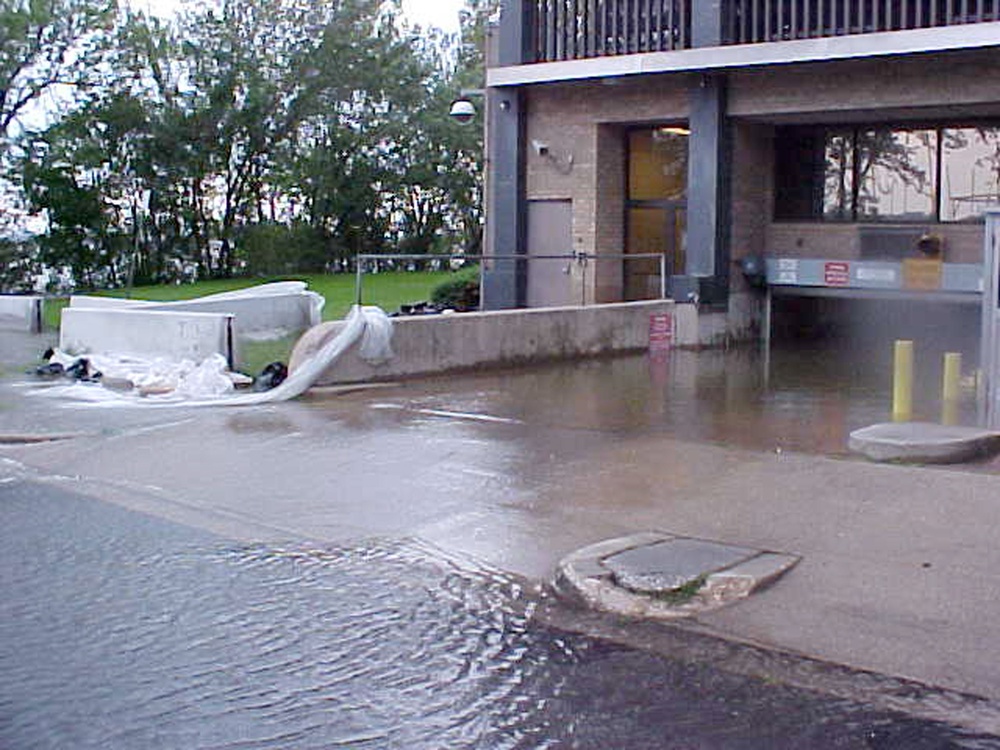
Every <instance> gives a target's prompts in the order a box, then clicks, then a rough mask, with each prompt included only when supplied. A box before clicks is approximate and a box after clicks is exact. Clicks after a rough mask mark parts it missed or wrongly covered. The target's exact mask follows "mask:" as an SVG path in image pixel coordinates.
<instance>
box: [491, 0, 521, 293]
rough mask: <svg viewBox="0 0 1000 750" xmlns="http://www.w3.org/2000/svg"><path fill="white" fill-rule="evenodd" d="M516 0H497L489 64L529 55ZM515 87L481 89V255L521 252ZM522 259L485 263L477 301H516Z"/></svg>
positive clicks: (518, 124) (518, 96) (518, 95)
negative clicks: (483, 164)
mask: <svg viewBox="0 0 1000 750" xmlns="http://www.w3.org/2000/svg"><path fill="white" fill-rule="evenodd" d="M526 5H527V4H526V3H524V2H521V0H503V2H502V3H501V10H500V23H499V26H498V27H497V28H496V29H495V30H494V33H493V34H492V35H491V39H490V42H491V44H490V46H491V48H492V49H491V50H489V51H488V53H487V58H488V64H489V65H490V66H491V67H494V66H505V65H519V64H521V63H523V62H525V61H528V60H529V59H530V55H531V50H530V43H529V40H530V39H531V34H530V22H531V18H530V15H529V14H530V8H528V7H526ZM522 100H523V97H522V95H521V93H520V92H519V91H517V90H516V89H501V88H491V89H488V90H487V92H486V234H485V250H486V254H487V255H501V256H502V255H523V254H524V253H525V220H526V211H525V206H524V112H523V109H524V108H523V101H522ZM525 266H526V264H525V263H524V262H522V261H518V260H513V259H504V260H496V261H492V262H491V263H488V264H487V266H486V268H485V270H484V272H483V287H482V307H483V309H484V310H500V309H505V308H512V307H517V306H519V305H522V304H523V303H524V300H525V295H526V290H527V278H526V276H525V273H526V268H525Z"/></svg>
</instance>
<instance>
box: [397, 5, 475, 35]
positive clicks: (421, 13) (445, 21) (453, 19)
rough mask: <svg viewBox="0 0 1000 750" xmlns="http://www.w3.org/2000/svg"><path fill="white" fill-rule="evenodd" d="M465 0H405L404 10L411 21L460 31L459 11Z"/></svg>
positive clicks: (446, 29) (443, 29)
mask: <svg viewBox="0 0 1000 750" xmlns="http://www.w3.org/2000/svg"><path fill="white" fill-rule="evenodd" d="M463 5H465V3H464V1H463V0H403V12H404V13H405V14H406V17H407V18H409V19H410V22H411V23H414V24H420V25H421V26H437V27H438V28H439V29H441V30H442V31H448V32H454V31H458V12H459V11H460V10H461V9H462V6H463Z"/></svg>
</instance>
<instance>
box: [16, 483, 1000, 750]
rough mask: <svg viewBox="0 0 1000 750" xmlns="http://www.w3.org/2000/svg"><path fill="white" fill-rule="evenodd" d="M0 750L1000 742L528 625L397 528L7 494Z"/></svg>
mask: <svg viewBox="0 0 1000 750" xmlns="http://www.w3.org/2000/svg"><path fill="white" fill-rule="evenodd" d="M0 523H2V525H3V528H4V538H5V543H4V545H2V547H0V569H2V570H3V597H2V598H0V668H2V671H3V675H4V679H3V680H2V681H0V746H3V747H6V748H66V747H72V748H77V749H80V750H85V749H87V748H130V749H134V748H334V747H345V748H348V747H349V748H380V749H381V748H428V749H430V748H557V747H572V748H595V749H596V748H609V747H623V748H624V747H627V748H678V749H681V748H722V749H726V748H734V749H736V748H740V749H743V748H769V749H772V748H773V749H780V748H794V749H795V750H799V749H800V748H810V749H811V750H824V749H826V748H831V749H832V748H859V749H863V748H906V749H907V750H921V749H922V748H996V747H1000V741H998V740H993V739H991V738H988V737H983V736H973V735H970V734H964V733H961V732H959V731H957V730H954V729H951V728H948V727H946V726H943V725H939V724H933V723H929V722H923V721H915V720H910V719H906V718H904V717H901V716H897V715H892V714H887V713H883V712H876V711H872V710H870V709H867V708H865V707H864V706H861V705H858V704H855V703H852V702H850V701H846V700H837V699H830V698H823V697H821V696H819V695H815V694H811V693H808V692H805V691H801V690H796V689H792V688H788V687H783V686H781V685H777V684H769V683H766V682H763V681H760V680H756V679H751V678H747V677H741V676H737V675H733V674H727V673H725V672H722V671H717V670H713V669H712V668H711V667H707V666H702V665H698V664H696V663H691V662H685V661H681V660H673V659H670V658H664V657H662V656H657V655H654V654H651V653H647V652H644V651H641V650H635V649H630V648H627V647H624V646H621V645H615V644H612V643H609V642H606V641H602V640H599V639H596V638H591V637H587V636H583V635H578V634H571V633H567V632H563V631H561V630H559V629H556V628H553V627H550V626H546V625H544V624H541V623H539V622H537V621H536V620H535V619H534V618H533V613H534V611H535V609H536V608H537V607H538V606H539V600H540V594H539V593H538V592H537V591H535V590H532V589H529V588H526V587H525V586H524V585H523V584H522V583H521V582H519V581H518V580H517V579H516V578H514V577H511V576H508V575H505V574H503V573H500V572H498V571H495V570H490V569H487V568H483V567H481V566H476V565H472V564H469V563H467V562H463V561H460V560H454V559H446V558H444V557H442V556H440V555H438V554H436V553H435V551H434V550H433V549H431V548H428V547H426V546H423V545H420V544H417V543H411V542H406V541H405V540H397V541H394V542H393V541H387V540H381V541H380V540H372V541H369V542H365V543H358V544H354V545H350V546H330V545H320V544H314V543H308V542H304V541H300V542H296V543H294V544H288V545H281V546H278V545H264V544H253V545H238V544H232V543H230V542H227V541H226V540H224V539H221V538H218V537H214V536H212V535H209V534H205V533H201V532H198V531H195V530H192V529H190V528H186V527H182V526H177V525H174V524H170V523H168V522H165V521H162V520H160V519H155V518H153V517H150V516H145V515H141V514H136V513H132V512H129V511H126V510H123V509H120V508H116V507H115V506H112V505H108V504H105V503H102V502H99V501H95V500H91V499H88V498H84V497H82V496H79V495H74V494H73V493H71V492H68V491H66V490H64V489H60V488H58V487H54V486H51V485H42V484H36V483H33V482H29V481H13V482H5V483H3V484H0Z"/></svg>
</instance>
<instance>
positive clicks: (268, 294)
mask: <svg viewBox="0 0 1000 750" xmlns="http://www.w3.org/2000/svg"><path fill="white" fill-rule="evenodd" d="M70 307H71V308H74V309H76V308H80V309H84V308H86V309H94V308H98V309H118V310H136V309H141V310H168V311H176V312H204V313H223V314H229V315H232V316H233V317H234V318H235V333H236V335H237V336H247V337H250V338H258V337H259V338H266V337H268V336H269V335H273V336H281V335H283V334H285V333H288V332H293V331H304V330H305V329H307V328H309V327H311V326H314V325H317V324H318V323H319V322H320V320H321V312H322V309H323V298H322V297H321V296H320V295H318V294H316V293H315V292H310V291H307V289H306V284H305V282H301V281H282V282H275V283H273V284H261V285H260V286H255V287H249V288H248V289H240V290H237V291H235V292H224V293H222V294H212V295H208V296H206V297H199V298H197V299H191V300H177V301H176V302H150V301H146V300H131V299H118V298H113V297H90V296H86V295H74V296H73V297H72V298H71V299H70Z"/></svg>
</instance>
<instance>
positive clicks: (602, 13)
mask: <svg viewBox="0 0 1000 750" xmlns="http://www.w3.org/2000/svg"><path fill="white" fill-rule="evenodd" d="M528 4H529V5H530V9H531V13H532V16H533V23H532V26H533V29H534V50H535V60H536V61H537V62H553V61H556V60H579V59H582V58H587V57H604V56H608V55H631V54H635V53H639V52H669V51H671V50H677V49H686V48H688V47H690V46H691V0H529V3H528Z"/></svg>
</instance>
